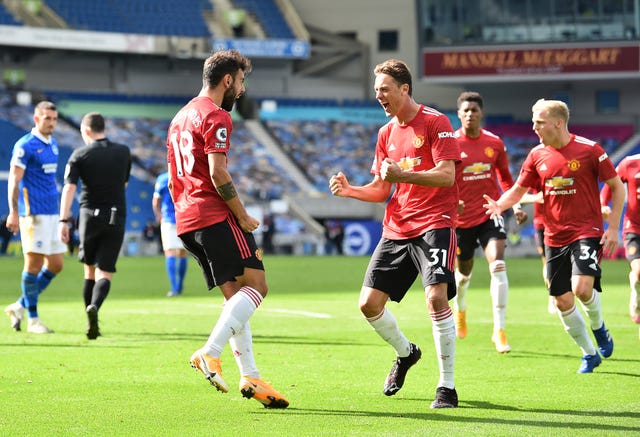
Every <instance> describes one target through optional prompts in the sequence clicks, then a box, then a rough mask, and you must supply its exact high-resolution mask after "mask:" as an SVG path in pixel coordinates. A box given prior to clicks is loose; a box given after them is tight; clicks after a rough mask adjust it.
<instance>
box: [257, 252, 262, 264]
mask: <svg viewBox="0 0 640 437" xmlns="http://www.w3.org/2000/svg"><path fill="white" fill-rule="evenodd" d="M256 258H258V261H262V249H258V250H256Z"/></svg>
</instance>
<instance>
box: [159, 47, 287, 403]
mask: <svg viewBox="0 0 640 437" xmlns="http://www.w3.org/2000/svg"><path fill="white" fill-rule="evenodd" d="M250 70H251V62H250V61H249V59H247V58H246V57H244V56H242V55H241V54H240V53H239V52H238V51H236V50H223V51H218V52H215V53H214V54H213V55H211V56H210V57H209V58H207V59H206V60H205V62H204V68H203V73H202V81H203V84H202V89H201V91H200V93H199V94H198V96H196V97H195V98H193V99H192V100H191V101H190V102H189V103H187V105H186V106H184V107H183V108H182V109H181V110H180V111H179V112H178V113H177V114H176V116H175V117H174V118H173V120H172V121H171V125H170V126H169V132H168V135H167V160H168V163H169V191H170V192H171V197H172V198H173V201H174V204H175V210H176V227H177V232H178V235H179V236H180V239H181V240H182V242H183V243H184V247H185V248H186V249H187V251H188V252H189V253H191V255H193V256H194V257H195V259H196V260H197V261H198V264H199V265H200V267H201V268H202V271H203V273H204V276H205V279H206V283H207V287H208V288H209V290H211V289H212V288H214V287H216V286H217V287H219V288H220V291H221V292H222V295H223V296H224V298H225V301H226V302H225V304H224V309H223V310H222V314H220V317H219V318H218V321H217V323H216V324H215V326H214V328H213V330H212V332H211V335H210V336H209V339H208V340H207V342H206V344H205V345H204V347H202V348H201V349H199V350H197V351H196V352H194V353H193V355H192V356H191V360H190V362H191V366H192V367H193V368H195V369H198V370H200V371H201V372H202V373H204V375H205V377H206V378H207V379H208V380H209V382H210V383H211V384H212V385H213V386H215V387H216V388H217V389H218V390H220V391H222V392H225V393H226V392H228V391H229V387H228V385H227V383H226V382H225V381H224V379H223V378H222V370H221V364H220V355H221V353H222V350H223V348H224V346H225V345H226V343H227V342H229V345H230V346H231V348H232V350H233V354H234V356H235V357H236V362H237V364H238V367H239V369H240V375H241V378H240V392H241V393H242V395H243V396H244V397H247V398H253V399H256V400H257V401H259V402H261V403H262V404H263V405H264V406H265V407H268V408H286V407H287V406H288V405H289V401H288V400H287V399H286V398H285V397H284V396H283V395H282V394H280V393H278V392H277V391H276V390H275V389H274V388H273V387H271V385H270V384H268V383H266V382H264V381H262V380H261V379H260V372H259V371H258V368H257V366H256V363H255V361H254V357H253V345H252V343H253V341H252V335H251V328H250V327H249V318H250V317H251V315H252V314H253V312H254V311H255V310H256V309H257V308H258V306H260V303H262V300H263V299H264V297H265V296H266V295H267V282H266V279H265V272H264V265H263V263H262V252H261V251H260V250H258V246H257V245H256V242H255V239H254V237H253V234H252V233H251V232H253V231H255V230H256V229H257V227H258V225H259V224H260V223H259V222H258V220H256V219H255V218H254V217H251V216H250V215H249V214H248V213H247V210H246V209H245V207H244V205H243V204H242V201H241V200H240V197H239V196H238V193H237V192H236V189H235V186H234V184H233V179H232V178H231V175H230V174H229V171H228V170H227V154H228V153H229V149H230V142H229V139H230V136H231V130H232V123H231V115H229V111H231V110H232V109H233V105H234V103H235V101H236V99H238V97H240V96H241V95H242V94H243V93H244V91H245V88H244V79H245V74H248V73H249V72H250Z"/></svg>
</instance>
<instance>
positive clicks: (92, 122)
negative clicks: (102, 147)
mask: <svg viewBox="0 0 640 437" xmlns="http://www.w3.org/2000/svg"><path fill="white" fill-rule="evenodd" d="M82 124H83V125H85V126H87V127H88V128H89V129H91V132H93V133H97V134H100V133H102V132H104V117H103V116H102V114H100V113H99V112H89V113H88V114H86V115H85V116H84V117H82Z"/></svg>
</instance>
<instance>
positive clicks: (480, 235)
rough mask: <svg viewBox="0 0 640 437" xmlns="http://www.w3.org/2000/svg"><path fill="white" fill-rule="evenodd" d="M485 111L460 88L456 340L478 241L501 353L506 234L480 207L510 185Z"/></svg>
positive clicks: (504, 344)
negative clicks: (486, 267) (485, 120)
mask: <svg viewBox="0 0 640 437" xmlns="http://www.w3.org/2000/svg"><path fill="white" fill-rule="evenodd" d="M483 115H484V101H483V98H482V96H481V95H480V94H479V93H477V92H473V91H465V92H463V93H462V94H460V96H459V97H458V118H459V119H460V122H461V127H460V128H459V129H458V130H457V131H456V138H457V140H458V145H459V146H460V156H461V159H462V162H461V163H460V164H459V165H458V172H457V178H458V185H459V187H460V208H459V214H458V223H457V227H456V234H457V236H458V256H457V268H456V272H455V274H456V286H457V289H458V294H457V296H456V299H455V306H454V308H455V310H456V311H455V320H456V332H457V334H458V337H459V338H465V337H466V335H467V318H466V314H467V303H466V294H467V290H468V288H469V283H470V281H471V273H472V270H473V256H474V254H475V251H476V248H477V247H478V245H480V246H481V247H482V249H483V250H484V255H485V257H486V258H487V263H488V264H489V274H490V275H491V282H490V284H489V293H490V294H491V306H492V309H493V335H492V336H491V340H492V341H493V343H494V345H495V348H496V350H497V351H498V352H500V353H505V352H509V351H511V346H509V343H508V341H507V334H506V333H505V318H506V315H507V298H508V294H509V279H508V278H507V265H506V263H505V261H504V251H505V247H506V244H505V242H506V239H507V233H506V231H505V228H504V220H503V219H502V217H501V216H496V217H493V218H488V217H487V215H486V214H485V209H484V208H483V207H482V205H483V203H484V199H483V198H482V195H483V194H488V195H489V196H491V197H499V196H500V194H501V193H502V192H504V191H507V190H508V189H509V188H511V187H512V186H513V178H512V177H511V172H510V171H509V158H508V157H507V149H506V148H505V146H504V143H503V142H502V140H501V139H500V138H499V137H498V136H497V135H495V134H493V133H491V132H489V131H488V130H486V129H483V128H482V127H480V124H481V122H482V117H483ZM513 211H514V213H515V217H516V220H517V222H518V224H520V223H523V222H524V221H526V219H527V214H526V213H525V212H524V211H523V210H522V208H521V206H520V204H516V205H515V206H514V207H513Z"/></svg>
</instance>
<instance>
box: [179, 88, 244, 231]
mask: <svg viewBox="0 0 640 437" xmlns="http://www.w3.org/2000/svg"><path fill="white" fill-rule="evenodd" d="M231 130H232V123H231V116H230V115H229V113H228V112H227V111H225V110H224V109H222V108H220V107H219V106H217V105H216V104H215V103H213V101H212V100H211V99H210V98H208V97H204V96H198V97H195V98H194V99H192V100H191V101H190V102H189V103H187V104H186V105H185V106H184V107H183V108H182V109H181V110H180V111H179V112H178V113H177V114H176V116H175V117H174V118H173V120H172V121H171V124H170V125H169V132H168V134H167V162H168V164H169V174H170V177H171V197H172V198H173V202H174V204H175V208H176V229H177V232H178V235H182V234H184V233H187V232H190V231H195V230H197V229H203V228H206V227H207V226H211V225H213V224H215V223H219V222H222V221H224V220H226V218H227V217H228V216H229V214H231V211H230V209H229V207H228V206H227V203H226V202H225V201H224V200H222V198H221V197H220V195H219V194H218V191H216V187H215V186H214V185H213V181H212V180H211V176H210V175H209V162H208V158H207V155H208V154H210V153H225V154H226V153H227V152H228V151H229V137H230V136H231Z"/></svg>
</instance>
